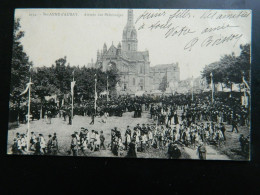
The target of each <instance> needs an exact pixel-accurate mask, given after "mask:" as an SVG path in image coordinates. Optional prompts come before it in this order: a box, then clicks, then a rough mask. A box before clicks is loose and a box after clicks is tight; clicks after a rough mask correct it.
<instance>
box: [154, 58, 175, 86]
mask: <svg viewBox="0 0 260 195" xmlns="http://www.w3.org/2000/svg"><path fill="white" fill-rule="evenodd" d="M164 77H166V81H167V87H170V86H171V85H172V83H175V82H179V81H180V68H179V65H178V63H175V64H174V63H172V64H159V65H156V66H153V67H150V83H151V88H152V90H156V89H159V86H160V83H161V82H162V80H163V78H164Z"/></svg>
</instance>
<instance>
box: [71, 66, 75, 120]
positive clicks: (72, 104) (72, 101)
mask: <svg viewBox="0 0 260 195" xmlns="http://www.w3.org/2000/svg"><path fill="white" fill-rule="evenodd" d="M72 74H73V79H72V80H73V81H72V82H73V88H72V89H71V90H72V94H71V123H72V119H73V109H74V71H73V72H72Z"/></svg>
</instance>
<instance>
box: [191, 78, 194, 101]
mask: <svg viewBox="0 0 260 195" xmlns="http://www.w3.org/2000/svg"><path fill="white" fill-rule="evenodd" d="M191 82H192V88H191V90H192V91H191V100H192V101H193V85H194V83H193V76H192V80H191Z"/></svg>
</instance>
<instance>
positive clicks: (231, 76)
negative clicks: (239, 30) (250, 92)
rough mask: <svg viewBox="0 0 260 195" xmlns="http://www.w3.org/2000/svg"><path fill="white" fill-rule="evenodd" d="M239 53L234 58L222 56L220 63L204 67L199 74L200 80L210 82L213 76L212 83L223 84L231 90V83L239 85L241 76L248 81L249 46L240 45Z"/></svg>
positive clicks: (230, 55) (232, 55)
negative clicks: (204, 79) (203, 79)
mask: <svg viewBox="0 0 260 195" xmlns="http://www.w3.org/2000/svg"><path fill="white" fill-rule="evenodd" d="M240 49H241V53H240V55H239V56H235V54H234V53H231V54H229V55H224V56H222V57H221V59H220V61H218V62H214V63H211V64H209V65H206V66H205V68H204V69H203V71H202V72H201V75H202V78H206V80H207V83H210V82H211V78H210V74H211V73H213V75H214V83H221V84H222V83H224V84H225V85H226V86H228V87H230V88H231V91H232V84H233V83H241V82H242V75H243V74H244V75H245V79H246V80H249V76H250V45H249V44H246V45H240Z"/></svg>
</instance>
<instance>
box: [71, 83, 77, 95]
mask: <svg viewBox="0 0 260 195" xmlns="http://www.w3.org/2000/svg"><path fill="white" fill-rule="evenodd" d="M75 84H76V81H72V82H71V94H72V95H73V94H74V86H75Z"/></svg>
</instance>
